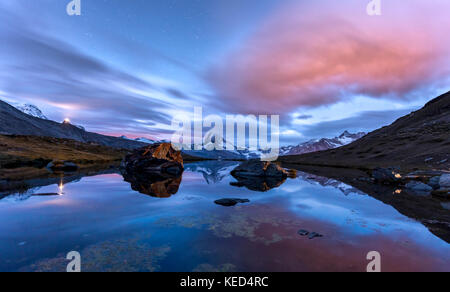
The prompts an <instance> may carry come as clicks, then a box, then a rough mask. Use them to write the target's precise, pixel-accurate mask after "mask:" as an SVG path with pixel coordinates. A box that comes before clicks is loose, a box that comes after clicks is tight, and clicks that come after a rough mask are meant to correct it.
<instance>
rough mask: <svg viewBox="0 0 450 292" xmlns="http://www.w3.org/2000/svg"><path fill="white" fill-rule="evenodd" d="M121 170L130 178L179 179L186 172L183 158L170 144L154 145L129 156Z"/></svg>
mask: <svg viewBox="0 0 450 292" xmlns="http://www.w3.org/2000/svg"><path fill="white" fill-rule="evenodd" d="M121 170H122V173H125V174H127V175H130V176H149V177H152V178H155V177H157V178H169V177H177V176H180V175H181V174H182V173H183V171H184V165H183V157H182V156H181V152H180V151H176V150H175V149H173V148H172V145H171V144H169V143H161V144H153V145H150V146H149V147H144V148H140V149H138V150H135V151H134V152H133V153H131V154H130V155H127V156H126V157H125V159H124V160H123V162H122V165H121Z"/></svg>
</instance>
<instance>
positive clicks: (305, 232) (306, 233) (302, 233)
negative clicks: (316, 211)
mask: <svg viewBox="0 0 450 292" xmlns="http://www.w3.org/2000/svg"><path fill="white" fill-rule="evenodd" d="M297 233H298V235H300V236H308V238H309V239H314V238H316V237H323V235H322V234H319V233H317V232H309V231H308V230H303V229H301V230H299V231H298V232H297Z"/></svg>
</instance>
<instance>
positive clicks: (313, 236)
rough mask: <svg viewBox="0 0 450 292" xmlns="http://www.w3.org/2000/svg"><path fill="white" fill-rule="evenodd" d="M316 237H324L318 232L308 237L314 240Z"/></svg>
mask: <svg viewBox="0 0 450 292" xmlns="http://www.w3.org/2000/svg"><path fill="white" fill-rule="evenodd" d="M316 237H323V235H322V234H319V233H317V232H313V233H311V234H310V235H309V236H308V238H309V239H314V238H316Z"/></svg>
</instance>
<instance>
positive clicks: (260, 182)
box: [231, 160, 289, 192]
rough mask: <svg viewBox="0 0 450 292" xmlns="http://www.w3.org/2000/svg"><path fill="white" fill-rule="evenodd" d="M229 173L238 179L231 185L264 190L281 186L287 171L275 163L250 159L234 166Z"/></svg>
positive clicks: (287, 174) (259, 190)
mask: <svg viewBox="0 0 450 292" xmlns="http://www.w3.org/2000/svg"><path fill="white" fill-rule="evenodd" d="M231 175H232V176H233V177H234V178H236V179H237V180H238V181H237V182H233V183H231V185H232V186H236V187H246V188H248V189H249V190H252V191H258V192H266V191H269V190H271V189H273V188H277V187H279V186H281V185H282V184H283V183H284V182H285V181H286V179H287V177H288V176H289V173H288V172H287V171H286V170H284V169H283V168H282V167H280V166H279V165H277V164H275V163H271V162H265V161H258V160H250V161H247V162H244V163H242V164H241V165H239V166H238V167H236V168H235V169H234V170H233V171H232V172H231Z"/></svg>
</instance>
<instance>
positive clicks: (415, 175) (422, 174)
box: [372, 168, 450, 199]
mask: <svg viewBox="0 0 450 292" xmlns="http://www.w3.org/2000/svg"><path fill="white" fill-rule="evenodd" d="M372 180H373V181H374V182H375V183H380V184H386V185H394V186H398V187H401V188H402V189H404V190H406V191H407V192H410V193H414V194H421V195H430V194H431V195H433V196H436V197H440V198H444V199H449V198H450V173H447V172H442V171H416V172H412V173H409V174H407V175H405V176H403V175H401V174H400V172H399V171H398V170H397V169H396V168H377V169H375V170H373V172H372Z"/></svg>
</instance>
